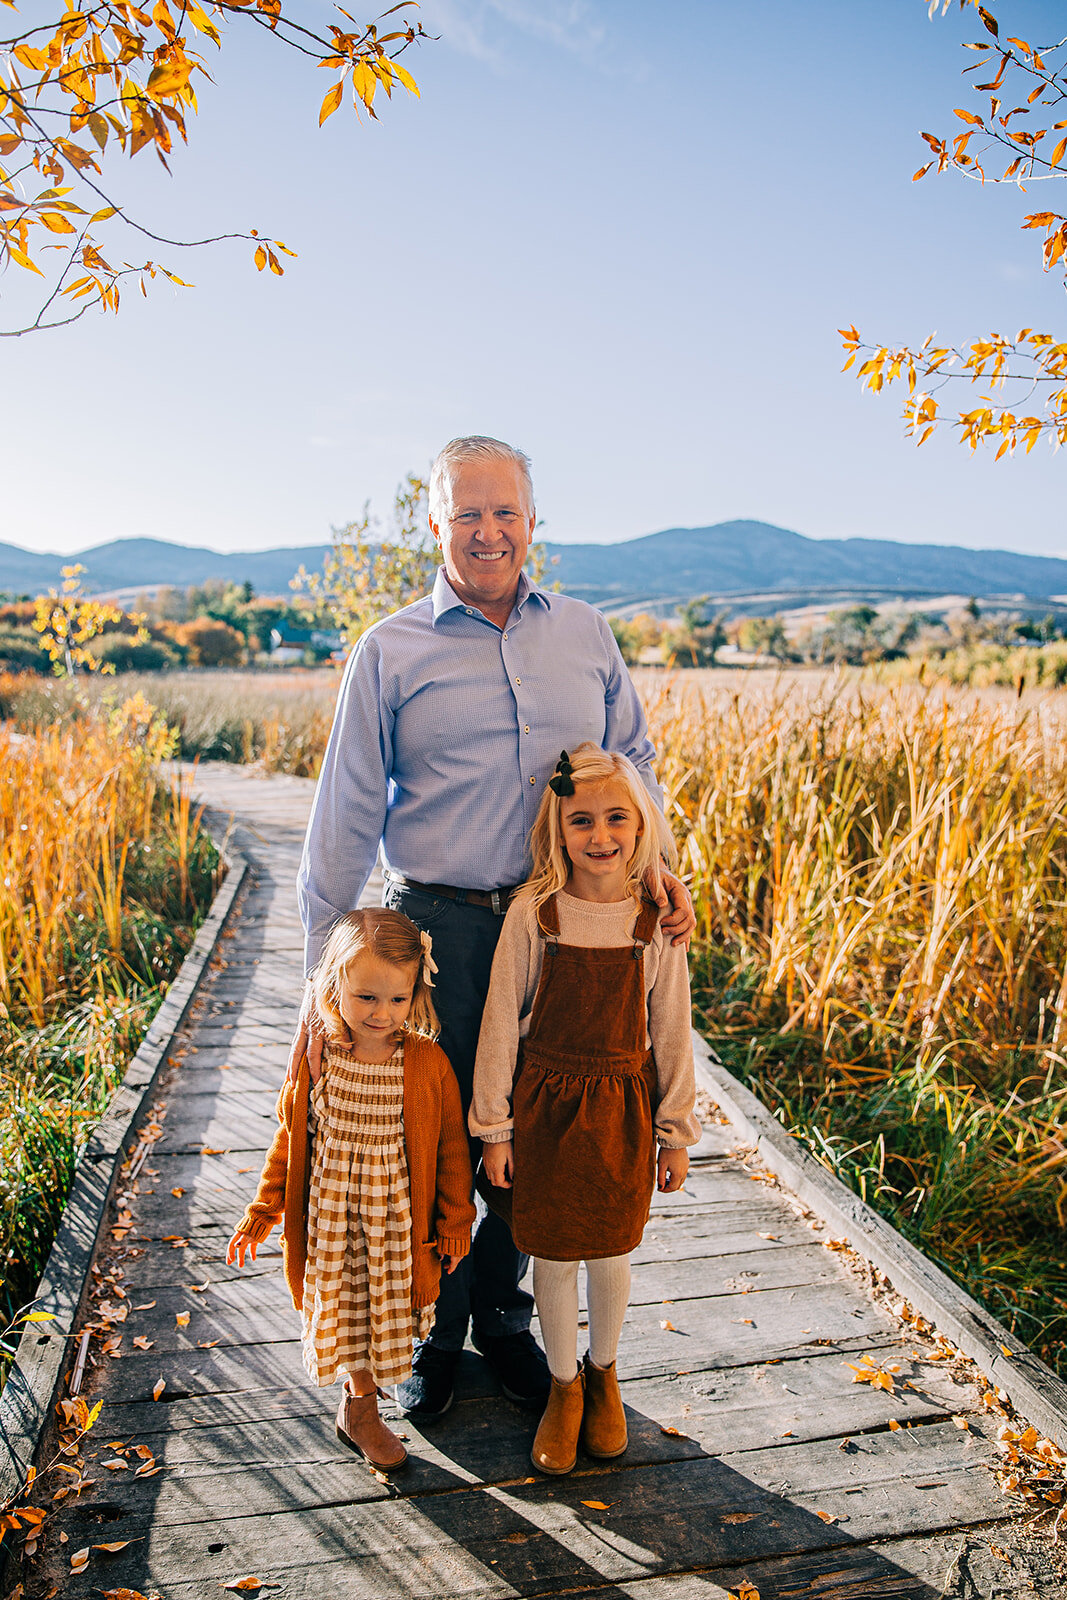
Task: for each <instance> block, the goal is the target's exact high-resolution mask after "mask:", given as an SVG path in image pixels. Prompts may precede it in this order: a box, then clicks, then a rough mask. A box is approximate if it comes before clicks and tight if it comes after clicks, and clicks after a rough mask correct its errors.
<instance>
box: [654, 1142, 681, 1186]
mask: <svg viewBox="0 0 1067 1600" xmlns="http://www.w3.org/2000/svg"><path fill="white" fill-rule="evenodd" d="M688 1171H689V1151H688V1150H664V1148H663V1146H662V1145H660V1149H659V1155H658V1156H657V1157H656V1188H657V1189H658V1190H659V1192H660V1194H676V1193H677V1191H678V1190H679V1189H681V1188H682V1187H683V1186H684V1184H685V1175H686V1173H687V1172H688Z"/></svg>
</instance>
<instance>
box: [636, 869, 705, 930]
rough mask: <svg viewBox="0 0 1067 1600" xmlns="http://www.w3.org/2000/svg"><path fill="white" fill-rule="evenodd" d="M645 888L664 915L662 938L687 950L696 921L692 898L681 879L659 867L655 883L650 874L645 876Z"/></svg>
mask: <svg viewBox="0 0 1067 1600" xmlns="http://www.w3.org/2000/svg"><path fill="white" fill-rule="evenodd" d="M645 888H646V889H647V890H648V892H649V894H650V895H651V896H652V898H653V900H654V901H655V902H656V904H657V905H658V906H659V908H660V911H661V912H663V913H665V914H664V915H663V916H662V917H661V918H660V920H661V922H662V924H663V933H664V937H665V938H667V939H669V940H670V941H671V944H684V945H685V947H686V949H687V950H688V949H689V940H690V938H691V937H692V934H693V929H694V928H695V927H696V925H697V919H696V913H695V912H694V910H693V897H692V895H691V894H690V893H689V890H688V889H687V888H686V886H685V884H684V883H683V882H682V880H681V878H676V877H675V876H674V874H673V872H668V871H667V869H666V867H661V868H660V870H659V872H658V873H657V874H656V875H655V881H653V874H652V873H649V874H648V875H647V876H646V878H645Z"/></svg>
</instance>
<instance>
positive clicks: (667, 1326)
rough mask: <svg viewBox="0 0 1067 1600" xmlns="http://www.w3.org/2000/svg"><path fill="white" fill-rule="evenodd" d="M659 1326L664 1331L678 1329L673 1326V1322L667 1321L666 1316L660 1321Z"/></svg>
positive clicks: (674, 1331) (676, 1330) (675, 1330)
mask: <svg viewBox="0 0 1067 1600" xmlns="http://www.w3.org/2000/svg"><path fill="white" fill-rule="evenodd" d="M660 1327H661V1328H662V1329H663V1331H664V1333H677V1332H678V1329H677V1328H676V1327H675V1326H674V1323H673V1322H668V1320H667V1318H666V1317H664V1319H663V1321H662V1322H661V1323H660Z"/></svg>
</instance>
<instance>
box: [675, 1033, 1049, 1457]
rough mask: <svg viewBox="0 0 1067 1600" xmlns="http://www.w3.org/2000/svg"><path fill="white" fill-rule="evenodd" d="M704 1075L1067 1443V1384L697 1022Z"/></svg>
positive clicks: (837, 1221)
mask: <svg viewBox="0 0 1067 1600" xmlns="http://www.w3.org/2000/svg"><path fill="white" fill-rule="evenodd" d="M693 1056H694V1060H695V1064H696V1073H697V1082H698V1084H699V1085H700V1086H701V1087H702V1088H704V1089H706V1090H707V1092H708V1094H710V1095H711V1097H712V1099H713V1100H714V1101H715V1102H716V1104H717V1105H718V1106H719V1108H720V1109H721V1110H722V1111H723V1112H724V1114H725V1115H726V1116H727V1117H728V1118H729V1120H730V1122H731V1123H732V1124H733V1126H734V1127H735V1128H736V1129H737V1131H738V1132H739V1133H740V1134H742V1135H743V1136H744V1138H745V1140H746V1141H747V1142H748V1143H750V1144H753V1145H755V1147H756V1149H757V1150H758V1152H759V1154H760V1157H761V1158H762V1160H763V1161H764V1163H765V1164H766V1165H767V1166H768V1167H769V1168H770V1170H771V1171H772V1172H773V1173H774V1174H775V1176H776V1177H778V1178H780V1179H781V1181H782V1182H783V1183H784V1184H785V1186H786V1187H787V1188H788V1189H789V1190H791V1191H792V1193H793V1194H795V1195H796V1196H797V1198H798V1199H800V1200H802V1201H803V1202H804V1203H805V1205H808V1206H810V1207H811V1208H812V1210H813V1211H816V1212H817V1213H818V1215H819V1216H821V1217H822V1218H823V1220H824V1221H825V1222H827V1223H828V1224H829V1225H830V1227H831V1229H832V1230H833V1232H834V1234H835V1235H837V1236H839V1237H844V1238H847V1239H848V1242H849V1243H850V1244H851V1246H852V1248H853V1249H854V1250H856V1251H858V1252H859V1254H860V1255H861V1256H863V1257H864V1258H865V1259H866V1260H867V1261H869V1262H870V1263H871V1264H872V1266H874V1267H877V1269H878V1270H879V1271H880V1272H884V1273H885V1275H886V1277H887V1278H888V1279H889V1280H890V1282H891V1283H892V1285H893V1287H894V1289H896V1290H897V1291H898V1292H899V1293H900V1294H901V1295H902V1296H903V1297H904V1299H905V1300H907V1301H908V1303H909V1304H910V1305H912V1306H913V1307H914V1308H915V1310H916V1311H918V1312H919V1314H920V1315H921V1316H923V1317H925V1318H926V1320H927V1321H928V1322H931V1323H932V1324H933V1325H934V1327H936V1328H937V1329H938V1331H939V1332H940V1333H943V1334H944V1335H945V1336H946V1338H948V1339H950V1340H951V1341H952V1343H953V1344H954V1345H955V1346H956V1348H957V1349H958V1350H959V1351H961V1352H962V1354H963V1355H965V1356H968V1357H969V1358H970V1359H971V1360H972V1361H974V1362H975V1363H976V1364H977V1366H978V1367H979V1369H980V1370H981V1371H982V1372H983V1373H984V1374H985V1375H986V1377H987V1378H990V1379H991V1380H992V1382H993V1383H995V1384H996V1386H997V1388H998V1389H1001V1390H1003V1391H1004V1393H1005V1394H1006V1395H1007V1396H1008V1398H1009V1400H1010V1401H1011V1404H1012V1406H1013V1407H1014V1408H1015V1410H1016V1411H1017V1412H1018V1413H1019V1415H1020V1416H1021V1417H1025V1418H1026V1420H1027V1421H1028V1422H1030V1423H1032V1424H1033V1425H1034V1427H1036V1428H1038V1429H1039V1430H1040V1431H1041V1432H1042V1433H1043V1434H1045V1435H1047V1436H1048V1438H1050V1439H1052V1440H1053V1441H1054V1442H1055V1443H1056V1444H1057V1445H1058V1446H1059V1447H1060V1449H1061V1450H1063V1449H1067V1383H1064V1381H1063V1380H1062V1379H1061V1378H1059V1377H1057V1375H1056V1373H1054V1372H1053V1371H1052V1369H1051V1368H1050V1367H1047V1366H1046V1365H1045V1363H1044V1362H1043V1361H1041V1360H1039V1358H1038V1357H1037V1356H1035V1355H1034V1353H1033V1351H1032V1350H1029V1349H1028V1348H1027V1346H1026V1345H1025V1344H1023V1342H1022V1340H1021V1339H1019V1338H1017V1337H1016V1335H1015V1334H1014V1333H1010V1332H1009V1331H1008V1329H1007V1328H1005V1327H1004V1326H1003V1324H1002V1323H1000V1322H998V1321H997V1319H996V1317H994V1316H993V1315H992V1314H991V1313H990V1312H989V1311H987V1310H986V1309H985V1307H984V1306H981V1305H979V1304H978V1301H977V1300H974V1299H972V1298H971V1296H970V1295H969V1294H967V1292H966V1291H965V1290H964V1289H961V1288H960V1287H959V1285H958V1284H956V1283H954V1282H953V1281H952V1279H951V1278H950V1277H949V1276H948V1274H947V1273H946V1272H943V1271H942V1269H941V1268H940V1267H938V1266H935V1265H934V1263H933V1262H932V1261H930V1260H928V1259H927V1257H926V1256H924V1255H923V1253H922V1251H921V1250H918V1249H916V1247H915V1246H914V1245H913V1244H910V1243H909V1242H908V1240H907V1239H905V1238H904V1237H903V1235H902V1234H900V1233H898V1232H897V1230H896V1228H894V1227H893V1226H892V1224H891V1223H889V1222H887V1221H886V1220H885V1218H884V1217H881V1216H879V1215H878V1213H877V1212H876V1211H874V1210H873V1209H872V1208H871V1207H870V1206H869V1205H868V1204H867V1203H866V1201H864V1200H861V1199H860V1197H859V1195H857V1194H854V1193H853V1192H852V1190H851V1189H849V1188H848V1187H847V1186H846V1185H845V1184H843V1183H842V1182H841V1180H840V1178H836V1177H834V1175H833V1173H832V1172H829V1171H827V1169H826V1168H825V1167H824V1166H823V1165H822V1163H821V1162H819V1161H817V1160H816V1159H815V1157H814V1156H813V1155H811V1154H810V1152H809V1151H807V1150H806V1149H805V1148H804V1146H803V1145H802V1144H801V1143H800V1141H799V1140H798V1139H796V1138H795V1137H794V1136H793V1135H792V1134H791V1133H788V1132H787V1131H786V1130H785V1128H783V1126H782V1124H781V1123H780V1122H779V1121H778V1119H777V1118H776V1117H774V1116H772V1115H771V1113H770V1112H769V1111H768V1110H767V1108H766V1106H765V1105H764V1104H763V1102H762V1101H761V1100H759V1099H757V1097H756V1096H755V1095H754V1094H753V1093H752V1091H751V1090H750V1089H746V1088H745V1086H744V1084H743V1083H741V1082H739V1080H738V1079H737V1078H735V1077H734V1075H733V1073H732V1072H729V1071H727V1069H726V1067H724V1066H723V1064H722V1062H721V1061H720V1060H719V1059H718V1057H717V1056H716V1055H715V1053H714V1051H713V1050H712V1049H711V1047H710V1046H709V1045H708V1043H707V1041H706V1040H704V1039H702V1038H701V1036H700V1034H699V1033H697V1031H696V1029H695V1028H694V1029H693Z"/></svg>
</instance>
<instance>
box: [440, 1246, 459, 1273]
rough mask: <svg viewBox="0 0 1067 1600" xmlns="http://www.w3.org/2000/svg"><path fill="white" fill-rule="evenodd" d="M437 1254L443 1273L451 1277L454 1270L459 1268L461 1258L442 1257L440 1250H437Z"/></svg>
mask: <svg viewBox="0 0 1067 1600" xmlns="http://www.w3.org/2000/svg"><path fill="white" fill-rule="evenodd" d="M437 1253H438V1255H440V1257H441V1267H442V1270H443V1271H444V1272H446V1273H447V1274H448V1275H449V1277H451V1275H452V1273H453V1272H455V1270H456V1268H457V1267H458V1266H459V1264H460V1262H461V1261H462V1260H463V1257H462V1256H449V1255H444V1254H443V1253H442V1252H441V1250H440V1249H438V1252H437Z"/></svg>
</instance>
